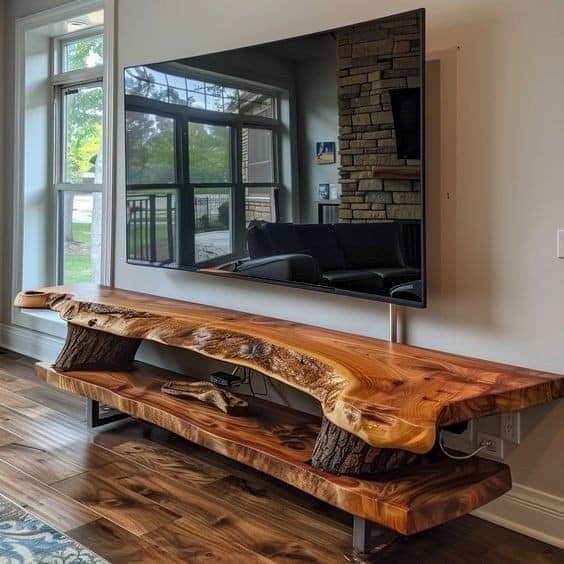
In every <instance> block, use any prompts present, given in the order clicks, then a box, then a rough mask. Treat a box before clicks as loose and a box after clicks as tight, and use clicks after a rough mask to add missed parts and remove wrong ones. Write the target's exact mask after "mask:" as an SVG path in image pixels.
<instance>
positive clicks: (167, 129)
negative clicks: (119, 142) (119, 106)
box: [126, 111, 176, 184]
mask: <svg viewBox="0 0 564 564" xmlns="http://www.w3.org/2000/svg"><path fill="white" fill-rule="evenodd" d="M126 131H127V139H126V143H127V183H128V184H171V183H174V182H175V181H176V155H175V140H174V136H175V130H174V119H173V118H170V117H165V116H159V115H156V114H149V113H145V112H133V111H128V112H126Z"/></svg>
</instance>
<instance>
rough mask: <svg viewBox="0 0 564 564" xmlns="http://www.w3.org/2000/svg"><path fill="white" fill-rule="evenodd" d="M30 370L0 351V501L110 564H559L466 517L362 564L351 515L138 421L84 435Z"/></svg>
mask: <svg viewBox="0 0 564 564" xmlns="http://www.w3.org/2000/svg"><path fill="white" fill-rule="evenodd" d="M32 365H33V361H32V360H31V359H28V358H25V357H22V356H20V355H16V354H14V353H11V352H5V351H1V350H0V493H1V494H3V495H5V496H7V497H9V498H10V499H12V500H13V501H15V502H16V503H18V504H20V505H22V506H24V507H25V508H26V509H27V510H28V511H30V512H32V513H34V514H36V515H37V516H38V517H40V518H41V519H43V520H44V521H46V522H48V523H49V524H51V525H52V526H54V527H55V528H57V529H59V530H62V531H65V532H66V533H67V534H68V535H70V536H71V537H73V538H75V539H76V540H78V541H79V542H81V543H82V544H84V545H85V546H87V547H89V548H91V549H92V550H94V551H95V552H97V553H98V554H100V555H101V556H103V557H105V558H106V559H108V560H109V561H110V562H112V563H116V564H117V563H132V562H141V563H144V562H147V563H151V564H154V563H157V564H158V563H161V562H162V563H169V562H170V563H177V562H178V563H192V562H193V563H200V562H206V563H210V562H228V563H235V564H238V563H245V564H247V563H254V562H257V563H269V562H270V563H272V562H277V563H278V562H280V563H288V562H311V563H323V564H327V563H333V562H335V563H347V562H379V563H392V562H393V563H395V564H404V563H406V564H407V563H410V564H412V563H421V564H427V563H429V564H430V563H433V564H436V563H449V564H451V563H452V564H458V563H460V564H462V563H464V564H469V563H470V564H472V563H480V564H483V563H492V564H494V563H495V564H500V563H512V564H513V563H523V564H524V563H527V564H537V563H538V564H545V563H556V562H560V563H561V562H564V551H561V550H558V549H556V548H554V547H551V546H548V545H545V544H543V543H540V542H538V541H535V540H533V539H530V538H527V537H524V536H522V535H519V534H517V533H514V532H512V531H508V530H506V529H503V528H501V527H497V526H495V525H492V524H490V523H486V522H485V521H480V520H479V519H476V518H474V517H464V518H462V519H459V520H457V521H454V522H452V523H449V524H447V525H444V526H442V527H438V528H436V529H434V530H431V531H428V532H425V533H422V534H419V535H416V536H414V537H410V538H402V539H399V540H398V541H397V542H396V543H394V544H393V545H392V546H390V547H388V548H387V549H386V550H385V551H383V552H380V553H378V554H377V555H371V556H369V557H366V559H364V560H361V559H359V558H358V557H357V556H355V555H353V554H352V552H351V549H350V546H351V519H350V517H349V516H348V515H346V514H344V513H342V512H340V511H338V510H336V509H334V508H332V507H330V506H328V505H326V504H324V503H322V502H319V501H317V500H315V499H314V498H312V497H310V496H307V495H305V494H303V493H301V492H299V491H297V490H295V489H293V488H290V487H288V486H286V485H284V484H282V483H281V482H278V481H276V480H273V479H270V478H268V477H265V476H263V475H262V474H260V473H258V472H255V471H252V470H249V469H248V468H246V467H244V466H241V465H239V464H237V463H235V462H232V461H230V460H227V459H225V458H223V457H221V456H219V455H216V454H214V453H211V452H209V451H206V450H205V449H202V448H200V447H197V446H195V445H192V444H190V443H188V442H186V441H184V440H182V439H180V438H179V437H176V436H174V435H172V434H170V433H167V432H164V431H162V430H160V429H157V428H154V427H148V426H147V425H144V424H141V423H138V422H135V421H125V422H123V423H120V424H118V425H117V426H116V427H114V428H113V429H111V430H107V431H102V432H100V431H99V432H96V433H88V432H87V431H86V429H85V404H84V402H83V400H81V399H80V398H77V397H74V396H69V395H66V394H63V393H61V392H58V391H55V390H53V389H51V388H49V387H47V386H45V385H44V384H42V383H41V382H39V380H37V379H36V378H35V376H34V374H33V369H32ZM149 433H150V436H148V435H149ZM0 558H1V554H0Z"/></svg>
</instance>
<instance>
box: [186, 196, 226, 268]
mask: <svg viewBox="0 0 564 564" xmlns="http://www.w3.org/2000/svg"><path fill="white" fill-rule="evenodd" d="M194 219H195V224H196V225H195V234H196V235H195V241H194V246H195V249H194V251H195V260H196V263H202V262H207V261H211V260H214V259H217V258H220V257H224V256H227V255H230V254H231V252H232V250H233V249H232V229H231V225H232V221H231V188H230V187H229V188H202V187H198V188H195V189H194Z"/></svg>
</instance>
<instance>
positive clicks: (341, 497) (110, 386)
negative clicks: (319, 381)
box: [36, 363, 511, 534]
mask: <svg viewBox="0 0 564 564" xmlns="http://www.w3.org/2000/svg"><path fill="white" fill-rule="evenodd" d="M36 370H37V373H38V375H39V377H40V378H41V379H43V380H44V381H45V382H47V383H48V384H50V385H52V386H55V387H56V388H59V389H61V390H63V391H66V392H73V393H76V394H79V395H81V396H84V397H88V398H91V399H95V400H97V401H100V402H103V403H104V404H107V405H110V406H112V407H115V408H116V409H119V410H120V411H122V412H124V413H128V414H130V415H132V416H133V417H136V418H139V419H142V420H145V421H149V422H151V423H154V424H156V425H158V426H160V427H162V428H164V429H167V430H169V431H172V432H174V433H176V434H178V435H180V436H182V437H184V438H186V439H188V440H190V441H192V442H194V443H197V444H199V445H202V446H205V447H206V448H208V449H210V450H213V451H215V452H218V453H220V454H223V455H225V456H227V457H229V458H232V459H233V460H236V461H238V462H243V463H244V464H248V465H249V466H251V467H253V468H255V469H257V470H259V471H261V472H264V473H266V474H269V475H270V476H273V477H275V478H278V479H280V480H283V481H284V482H286V483H288V484H291V485H293V486H296V487H297V488H299V489H301V490H303V491H305V492H307V493H309V494H311V495H313V496H315V497H317V498H319V499H321V500H323V501H326V502H328V503H330V504H332V505H335V506H336V507H339V508H340V509H343V510H345V511H348V512H350V513H353V514H355V515H359V516H361V517H365V518H367V519H370V520H372V521H374V522H376V523H379V524H381V525H384V526H386V527H388V528H390V529H393V530H395V531H397V532H399V533H402V534H413V533H416V532H419V531H422V530H425V529H428V528H430V527H433V526H435V525H438V524H441V523H444V522H446V521H449V520H451V519H454V518H456V517H460V516H461V515H464V514H466V513H469V512H470V511H472V510H474V509H476V508H477V507H480V506H481V505H484V504H485V503H487V502H489V501H491V500H492V499H495V498H496V497H498V496H499V495H501V494H503V493H505V492H506V491H508V490H509V489H510V488H511V477H510V473H509V468H508V467H507V466H505V465H503V464H499V463H496V462H492V461H489V460H481V459H473V460H468V461H464V462H454V461H451V460H439V461H436V462H433V463H429V464H425V465H420V466H417V467H416V468H414V469H409V468H406V469H398V470H394V471H391V472H386V473H383V474H380V475H376V476H374V478H371V479H370V480H368V479H360V478H357V477H355V478H352V477H345V476H335V475H332V474H329V473H326V472H323V471H322V470H318V469H315V468H312V467H311V465H310V464H309V462H310V459H311V453H312V450H313V444H314V441H315V437H316V436H317V434H318V431H319V427H320V420H319V418H317V417H315V416H313V415H308V414H304V413H300V412H296V411H293V410H291V409H289V408H286V407H279V406H276V405H274V404H271V403H269V402H266V401H263V400H260V399H257V398H249V401H248V403H249V407H248V410H249V415H246V416H241V417H231V416H229V415H226V414H223V413H222V412H218V411H217V409H216V408H215V407H214V406H210V405H207V404H205V403H201V402H194V403H190V404H189V405H187V403H186V402H185V401H183V400H182V399H179V398H177V397H174V396H169V395H166V394H163V393H162V392H161V391H160V389H161V386H162V385H163V383H164V382H166V381H167V380H168V379H170V378H171V376H172V374H171V373H170V372H168V371H165V370H161V369H157V368H156V367H153V366H149V365H143V364H140V363H139V364H137V367H136V369H135V370H133V371H128V372H106V373H105V372H101V371H96V372H87V371H79V372H68V371H65V372H62V371H57V370H55V369H54V368H53V367H51V366H50V365H48V364H46V363H39V364H38V365H37V368H36ZM106 469H107V468H106V467H105V470H106ZM105 470H104V471H105ZM97 475H98V478H99V480H102V481H103V482H104V484H105V485H104V484H99V487H100V488H102V489H103V491H104V492H107V493H106V496H105V498H104V499H106V497H107V496H109V495H111V491H110V487H112V488H115V487H118V486H119V484H117V483H116V480H114V479H109V478H107V477H106V478H104V477H103V476H102V475H99V474H97ZM81 479H82V478H81V477H73V478H70V479H69V480H66V481H64V482H60V483H59V485H58V486H57V487H63V488H64V489H62V490H61V491H62V492H63V493H66V494H67V495H69V496H71V497H76V495H75V494H74V495H71V494H73V492H75V488H77V487H78V488H80V489H81V491H84V489H85V487H86V486H85V485H84V483H83V482H82V481H80V480H81ZM61 484H62V485H61ZM85 496H86V497H85V498H84V499H81V502H82V503H84V504H85V505H88V506H89V507H91V505H90V503H89V501H88V499H89V497H88V496H89V494H88V492H87V493H86V494H85ZM97 497H99V492H98V494H97ZM106 505H107V504H106V503H104V504H103V506H104V507H105V506H106ZM110 505H111V504H110ZM131 505H132V507H133V508H134V510H135V512H136V513H135V514H134V515H133V516H131V515H126V516H125V517H126V518H128V519H133V518H134V517H135V516H136V515H141V516H143V515H144V508H139V507H137V506H136V505H135V504H133V501H132V502H131ZM94 509H95V510H96V511H98V512H101V511H102V509H103V508H100V507H98V506H96V507H94ZM105 517H106V518H108V519H110V520H112V514H111V512H108V513H107V514H105ZM163 517H164V516H163ZM159 523H160V522H159ZM150 525H155V526H157V525H158V523H150V524H149V525H147V524H146V523H144V522H142V523H140V524H137V525H135V526H134V524H133V522H130V523H128V528H129V529H132V528H134V530H136V531H137V530H139V529H138V528H137V527H145V529H147V527H148V526H150ZM147 530H149V529H147Z"/></svg>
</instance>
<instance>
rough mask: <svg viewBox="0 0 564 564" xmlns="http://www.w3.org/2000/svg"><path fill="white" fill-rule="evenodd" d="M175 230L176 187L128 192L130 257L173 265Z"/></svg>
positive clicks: (175, 244) (175, 242) (134, 259)
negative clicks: (172, 188) (174, 188)
mask: <svg viewBox="0 0 564 564" xmlns="http://www.w3.org/2000/svg"><path fill="white" fill-rule="evenodd" d="M176 231H177V194H176V190H156V191H152V190H128V191H127V258H128V260H131V261H135V262H150V263H158V264H160V265H174V264H175V263H176V254H177V251H176V246H177V235H176Z"/></svg>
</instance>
